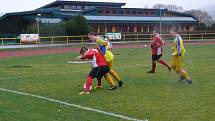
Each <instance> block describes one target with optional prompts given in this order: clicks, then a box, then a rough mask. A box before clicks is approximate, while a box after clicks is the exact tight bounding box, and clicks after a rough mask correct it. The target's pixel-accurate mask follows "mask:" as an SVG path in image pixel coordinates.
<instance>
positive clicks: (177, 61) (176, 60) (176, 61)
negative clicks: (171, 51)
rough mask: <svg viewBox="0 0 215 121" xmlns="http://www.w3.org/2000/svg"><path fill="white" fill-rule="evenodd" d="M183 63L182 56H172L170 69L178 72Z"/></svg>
mask: <svg viewBox="0 0 215 121" xmlns="http://www.w3.org/2000/svg"><path fill="white" fill-rule="evenodd" d="M183 61H184V56H178V55H175V56H172V64H171V67H172V68H174V69H176V70H179V69H180V68H182V67H183Z"/></svg>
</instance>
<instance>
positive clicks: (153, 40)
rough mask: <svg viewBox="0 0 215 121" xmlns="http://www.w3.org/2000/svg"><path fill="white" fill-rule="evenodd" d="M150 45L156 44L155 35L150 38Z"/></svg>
mask: <svg viewBox="0 0 215 121" xmlns="http://www.w3.org/2000/svg"><path fill="white" fill-rule="evenodd" d="M151 45H152V46H156V38H155V37H153V38H152V43H151Z"/></svg>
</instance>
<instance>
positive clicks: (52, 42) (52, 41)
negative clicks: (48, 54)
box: [52, 37, 54, 46]
mask: <svg viewBox="0 0 215 121" xmlns="http://www.w3.org/2000/svg"><path fill="white" fill-rule="evenodd" d="M53 45H54V37H52V46H53Z"/></svg>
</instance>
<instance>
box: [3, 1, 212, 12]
mask: <svg viewBox="0 0 215 121" xmlns="http://www.w3.org/2000/svg"><path fill="white" fill-rule="evenodd" d="M0 1H1V4H0V13H8V12H19V11H26V10H33V9H36V8H38V7H41V6H43V5H45V4H48V3H50V2H53V1H55V0H0ZM77 1H99V2H101V1H103V2H124V3H127V5H126V7H132V8H142V7H146V6H148V7H152V6H153V5H154V4H156V3H164V4H175V5H179V6H182V7H183V8H184V9H185V10H189V9H198V8H206V7H208V6H215V0H77Z"/></svg>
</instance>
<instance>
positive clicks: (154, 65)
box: [152, 63, 156, 72]
mask: <svg viewBox="0 0 215 121" xmlns="http://www.w3.org/2000/svg"><path fill="white" fill-rule="evenodd" d="M155 69H156V63H152V71H153V72H155Z"/></svg>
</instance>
